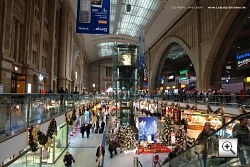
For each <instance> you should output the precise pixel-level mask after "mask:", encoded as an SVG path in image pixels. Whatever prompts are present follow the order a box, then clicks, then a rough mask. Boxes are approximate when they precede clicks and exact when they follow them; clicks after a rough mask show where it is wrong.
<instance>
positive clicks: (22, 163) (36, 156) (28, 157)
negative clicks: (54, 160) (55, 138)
mask: <svg viewBox="0 0 250 167" xmlns="http://www.w3.org/2000/svg"><path fill="white" fill-rule="evenodd" d="M40 151H41V149H38V151H37V152H31V151H29V152H28V153H27V154H25V155H24V156H22V157H21V158H19V159H18V160H16V161H15V162H13V163H12V164H11V165H10V167H27V166H33V167H39V166H40V155H41V154H40Z"/></svg>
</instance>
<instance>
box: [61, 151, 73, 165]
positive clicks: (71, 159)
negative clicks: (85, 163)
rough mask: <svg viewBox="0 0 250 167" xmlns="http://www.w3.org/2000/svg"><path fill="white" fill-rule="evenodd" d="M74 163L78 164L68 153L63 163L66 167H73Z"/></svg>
mask: <svg viewBox="0 0 250 167" xmlns="http://www.w3.org/2000/svg"><path fill="white" fill-rule="evenodd" d="M72 161H73V162H74V163H76V161H75V159H74V157H73V156H72V155H71V154H70V153H69V152H68V151H67V152H66V155H65V156H64V158H63V162H64V165H65V167H71V166H72Z"/></svg>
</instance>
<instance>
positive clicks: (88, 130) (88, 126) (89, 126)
mask: <svg viewBox="0 0 250 167" xmlns="http://www.w3.org/2000/svg"><path fill="white" fill-rule="evenodd" d="M85 127H86V133H87V138H89V134H90V128H91V124H86V126H85Z"/></svg>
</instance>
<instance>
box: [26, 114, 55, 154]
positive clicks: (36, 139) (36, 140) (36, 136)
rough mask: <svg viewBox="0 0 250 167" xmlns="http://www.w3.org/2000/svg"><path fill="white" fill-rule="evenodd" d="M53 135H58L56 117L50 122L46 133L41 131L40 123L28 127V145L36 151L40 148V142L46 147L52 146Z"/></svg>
mask: <svg viewBox="0 0 250 167" xmlns="http://www.w3.org/2000/svg"><path fill="white" fill-rule="evenodd" d="M53 135H57V125H56V120H55V119H54V118H53V119H52V120H51V122H50V124H49V127H48V130H47V134H46V135H45V134H44V133H43V132H42V131H40V127H39V126H38V125H36V126H31V127H30V128H28V145H29V147H30V149H31V151H32V152H36V151H37V150H38V144H40V145H42V146H45V147H51V144H52V139H53Z"/></svg>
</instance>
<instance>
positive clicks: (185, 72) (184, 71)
mask: <svg viewBox="0 0 250 167" xmlns="http://www.w3.org/2000/svg"><path fill="white" fill-rule="evenodd" d="M187 72H188V70H180V75H186V74H187Z"/></svg>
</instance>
